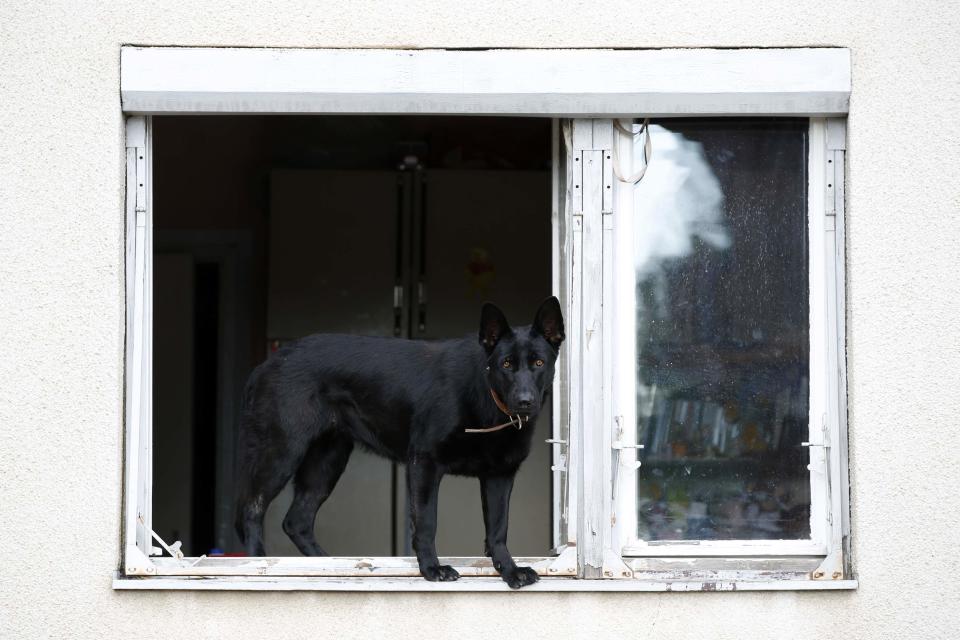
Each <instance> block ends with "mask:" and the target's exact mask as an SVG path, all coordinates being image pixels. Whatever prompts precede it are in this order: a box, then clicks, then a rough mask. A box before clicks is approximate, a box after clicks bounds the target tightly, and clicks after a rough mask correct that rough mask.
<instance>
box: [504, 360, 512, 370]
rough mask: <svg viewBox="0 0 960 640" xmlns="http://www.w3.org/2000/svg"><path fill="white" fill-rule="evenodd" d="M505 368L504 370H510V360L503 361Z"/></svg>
mask: <svg viewBox="0 0 960 640" xmlns="http://www.w3.org/2000/svg"><path fill="white" fill-rule="evenodd" d="M503 368H504V369H509V368H510V361H509V360H504V361H503Z"/></svg>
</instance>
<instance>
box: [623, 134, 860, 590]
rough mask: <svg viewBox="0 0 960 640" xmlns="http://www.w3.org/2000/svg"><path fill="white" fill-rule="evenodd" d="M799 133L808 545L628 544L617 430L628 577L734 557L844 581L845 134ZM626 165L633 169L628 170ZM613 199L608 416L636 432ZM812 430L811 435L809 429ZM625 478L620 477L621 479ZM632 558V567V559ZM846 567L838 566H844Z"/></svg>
mask: <svg viewBox="0 0 960 640" xmlns="http://www.w3.org/2000/svg"><path fill="white" fill-rule="evenodd" d="M809 122H810V123H809V129H808V134H809V135H808V158H807V163H808V176H809V183H808V199H807V224H808V241H809V245H808V250H809V262H808V273H809V305H810V311H809V318H810V321H809V331H810V333H809V353H810V364H809V372H810V373H809V380H810V383H809V387H810V406H809V416H810V424H811V433H810V435H809V436H808V440H809V441H808V442H805V443H804V444H805V445H806V446H807V447H808V448H809V450H810V466H809V470H810V482H811V514H810V530H811V536H810V539H807V540H716V541H713V540H702V541H701V540H697V541H690V540H686V541H683V540H678V541H656V542H645V541H642V540H638V539H637V538H636V535H635V532H636V530H637V511H636V499H637V496H636V487H637V475H636V469H638V468H639V465H638V463H637V455H636V444H637V443H636V442H635V436H636V433H635V430H630V429H628V430H624V431H623V432H622V436H623V438H624V442H622V443H621V444H620V446H615V450H616V454H615V457H616V458H618V459H619V460H620V462H621V469H620V471H621V473H620V474H619V475H618V476H616V480H615V482H616V496H617V497H616V501H615V505H616V506H615V509H616V514H617V517H616V521H617V525H616V527H615V540H616V542H615V546H616V547H617V548H618V549H619V550H620V553H621V554H622V556H623V557H624V559H625V561H626V562H627V564H628V565H629V566H631V568H633V569H636V568H642V567H645V566H647V565H648V564H649V563H647V562H645V561H644V560H642V558H681V557H704V556H719V557H728V558H729V557H742V558H744V562H743V563H742V564H743V566H748V565H749V562H748V559H750V558H753V559H756V560H762V559H764V558H768V557H783V556H797V557H806V560H805V561H803V560H800V559H797V560H795V561H794V563H792V566H795V567H797V566H801V567H805V568H806V569H807V572H808V573H809V574H810V576H811V578H813V579H816V580H839V579H843V578H844V576H849V572H850V568H849V562H848V561H849V552H845V545H846V541H847V539H848V538H849V519H848V518H847V517H846V513H847V512H848V507H847V503H846V500H847V496H848V493H849V492H848V487H847V482H846V480H847V467H846V450H845V445H846V408H845V396H846V393H845V389H846V382H845V377H846V362H845V358H844V357H842V355H841V354H844V353H845V331H844V312H843V295H842V292H843V290H844V289H843V264H844V239H843V167H844V149H845V146H846V145H845V136H846V132H845V129H846V125H845V120H843V119H841V118H810V120H809ZM618 138H619V139H618V140H617V141H616V143H615V144H618V145H619V146H618V148H617V150H618V159H619V160H620V161H621V162H622V163H624V164H626V165H627V166H628V167H629V168H630V169H635V168H638V167H633V166H632V164H637V165H639V166H642V160H641V159H639V158H637V159H634V158H633V150H634V148H635V146H634V143H633V140H632V138H631V136H627V135H623V134H620V135H619V136H618ZM631 163H632V164H631ZM614 193H615V195H616V196H617V198H618V199H619V203H618V206H617V207H616V211H615V214H614V216H613V218H614V220H615V224H616V225H617V227H616V228H617V232H618V236H617V243H616V244H615V245H614V247H613V251H612V252H610V253H609V255H605V256H604V257H605V259H607V260H609V261H611V262H612V263H613V264H612V265H611V267H610V269H611V270H612V272H613V273H614V274H615V275H614V277H613V280H614V283H615V284H614V286H615V287H616V296H615V297H614V298H613V300H614V304H613V306H614V308H615V311H614V314H613V315H614V318H613V320H612V321H611V324H610V325H609V326H611V327H612V331H613V332H614V333H615V334H616V336H617V339H616V342H617V344H618V349H620V351H621V353H620V355H621V357H620V358H619V359H618V360H616V361H615V362H614V363H613V364H612V367H613V371H612V372H611V374H610V375H611V377H612V379H613V388H614V397H613V398H612V403H613V406H614V407H615V412H616V414H617V416H618V418H619V419H620V421H621V422H622V423H623V424H625V425H635V424H636V420H637V419H636V400H635V398H636V393H635V386H634V385H635V384H636V373H635V370H634V363H635V362H636V351H635V349H636V347H635V344H636V338H635V336H636V330H637V328H636V311H635V309H636V300H635V288H634V284H635V274H634V270H633V250H632V246H631V242H632V237H633V236H632V233H633V228H632V222H633V217H632V215H631V213H632V211H633V197H634V193H633V185H626V184H623V183H620V182H617V183H616V184H615V185H614ZM815 425H819V428H813V427H814V426H815ZM624 470H626V471H624ZM634 558H636V559H634ZM845 560H846V562H845Z"/></svg>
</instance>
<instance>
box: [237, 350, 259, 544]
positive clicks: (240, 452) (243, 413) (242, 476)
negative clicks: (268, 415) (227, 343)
mask: <svg viewBox="0 0 960 640" xmlns="http://www.w3.org/2000/svg"><path fill="white" fill-rule="evenodd" d="M261 369H262V365H261V366H258V367H256V368H255V369H254V370H253V371H251V372H250V375H249V376H248V377H247V382H246V384H244V385H243V391H241V393H240V412H239V413H240V420H239V424H238V425H237V448H236V463H235V467H234V468H235V469H236V470H237V476H236V480H235V482H234V489H235V493H236V501H235V502H234V521H233V526H234V529H235V530H236V532H237V537H238V538H240V543H241V544H244V545H245V544H246V543H247V541H246V530H245V527H244V520H245V507H246V505H247V503H248V502H249V500H250V489H251V487H250V483H251V480H252V479H251V477H250V476H251V472H252V465H251V463H252V461H251V460H250V455H249V449H250V443H249V438H250V437H251V436H252V434H251V433H250V429H251V428H252V425H251V421H252V420H253V414H254V411H253V402H254V398H255V397H256V388H257V383H258V381H259V379H260V374H261V373H262V371H261Z"/></svg>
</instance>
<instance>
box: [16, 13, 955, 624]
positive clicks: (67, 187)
mask: <svg viewBox="0 0 960 640" xmlns="http://www.w3.org/2000/svg"><path fill="white" fill-rule="evenodd" d="M958 33H960V8H958V7H957V5H956V4H955V3H953V4H951V3H941V2H927V1H922V2H915V3H903V2H895V1H893V0H880V1H877V2H869V3H868V2H856V1H850V2H846V1H844V2H822V1H819V0H813V1H808V2H802V3H798V2H786V1H784V0H774V1H773V2H769V3H765V4H757V3H740V2H734V1H733V0H722V1H721V2H719V3H715V4H714V5H712V6H711V7H710V9H709V10H704V5H703V3H702V2H695V1H692V0H680V1H677V2H665V1H663V0H654V1H653V2H651V3H647V4H644V5H643V6H642V7H638V5H637V4H636V3H635V2H629V1H627V0H601V1H599V2H595V3H592V4H589V5H584V4H562V3H556V2H542V1H537V0H535V1H532V2H529V1H527V2H515V1H510V0H507V1H506V2H503V3H498V4H496V5H490V4H487V3H482V2H479V3H478V2H473V3H466V4H462V5H461V4H456V3H451V4H439V3H434V2H427V1H422V0H410V1H409V2H405V3H403V5H402V7H397V8H396V9H391V10H386V9H385V8H384V5H383V3H381V2H373V1H370V0H358V1H357V2H353V3H351V4H350V5H349V7H347V6H345V5H343V4H342V3H321V4H287V3H282V2H276V1H275V0H266V1H265V2H261V3H252V4H246V5H242V6H241V5H237V4H235V3H228V2H223V1H222V0H210V1H208V2H204V3H201V4H195V3H180V2H170V1H167V0H158V2H155V3H144V2H131V1H129V0H118V1H117V2H111V3H79V4H78V3H66V2H58V1H51V2H47V3H43V4H34V3H9V2H8V3H3V4H2V5H0V36H2V37H0V86H2V87H3V105H4V108H3V110H2V113H0V256H2V260H0V335H3V336H4V339H5V341H6V344H7V345H8V351H7V353H6V354H5V357H3V358H0V380H3V384H2V385H0V425H2V428H0V485H2V486H3V514H4V515H3V517H2V518H0V558H2V567H3V569H2V573H0V576H2V580H3V583H4V585H5V586H4V588H3V590H2V592H0V635H2V636H3V637H40V636H47V637H70V638H78V637H87V638H107V637H126V636H129V635H130V634H132V633H136V635H137V636H138V637H141V638H176V637H183V638H195V637H197V636H209V637H215V636H229V637H236V638H243V637H248V638H263V637H268V636H269V637H271V638H292V637H299V636H302V635H304V634H305V633H307V632H308V631H307V630H310V631H309V632H311V633H318V634H321V635H334V634H335V635H336V636H337V637H340V638H367V637H371V636H379V635H387V636H389V637H392V638H414V637H416V638H423V637H449V636H451V635H456V636H457V637H459V638H489V637H490V636H491V634H498V633H510V634H512V635H527V636H535V637H541V636H549V637H587V636H589V637H609V636H614V635H616V636H622V635H624V634H630V635H634V636H647V635H650V636H653V635H656V636H661V637H673V638H699V637H703V636H704V635H709V636H710V637H712V638H717V639H721V638H749V637H754V638H810V637H843V638H870V639H882V638H891V639H894V638H896V639H900V638H914V637H926V638H951V637H953V636H955V634H956V629H957V628H958V626H960V618H958V613H957V608H956V606H955V602H954V601H955V599H956V597H955V593H954V592H955V588H954V586H955V584H956V575H957V570H958V561H957V557H956V544H955V543H956V535H957V534H956V529H957V527H956V517H955V513H956V510H957V506H958V505H957V498H956V491H955V488H956V487H957V486H958V485H960V465H957V464H956V452H957V450H958V448H960V432H958V430H957V428H956V426H955V423H956V416H957V414H958V413H960V392H958V389H960V351H958V349H957V345H958V344H960V316H958V314H957V313H956V304H957V300H958V299H960V279H958V278H957V277H956V275H955V274H956V271H957V269H958V268H960V252H958V243H957V241H956V239H957V238H958V237H960V215H958V210H960V196H958V189H957V185H958V184H960V164H958V163H957V162H956V157H955V156H956V146H957V142H958V141H960V119H958V118H957V117H956V112H957V107H958V105H960V89H958V86H957V82H956V79H957V77H960V59H958V57H957V56H956V55H955V51H956V50H957V45H958V44H960V43H958V35H957V34H958ZM130 42H135V43H140V44H158V45H189V46H288V47H370V46H390V47H411V46H412V47H511V46H521V47H611V46H616V47H705V46H719V47H777V46H846V47H850V49H851V52H852V60H853V98H852V102H851V111H850V119H849V139H848V156H847V157H848V165H847V170H848V181H847V185H846V187H847V189H846V195H847V205H848V206H847V238H848V247H847V248H848V253H847V276H848V279H847V283H848V291H847V302H848V305H847V330H848V363H849V373H850V379H849V405H850V445H851V454H850V455H851V480H852V508H853V512H852V517H851V520H852V527H853V537H852V540H853V552H854V566H855V568H856V572H857V577H858V578H859V580H860V588H859V590H857V591H855V592H843V593H831V592H823V593H801V592H782V593H641V594H607V593H580V594H562V595H558V594H550V593H532V592H531V593H491V594H475V593H462V594H440V593H431V594H396V593H389V594H381V593H196V592H186V593H163V592H150V593H144V592H116V591H113V590H112V589H111V575H112V572H113V571H114V569H115V568H116V567H117V565H118V557H119V549H120V537H119V536H120V517H121V516H120V514H121V504H122V494H121V482H122V451H123V347H124V336H123V327H124V293H123V291H124V289H123V277H124V276H123V274H124V263H123V256H124V249H123V247H124V232H123V202H124V200H123V184H124V181H123V175H124V151H123V121H122V113H121V110H120V105H119V95H118V87H119V47H120V45H121V43H130ZM209 152H210V154H211V156H210V157H211V158H218V156H217V155H216V152H217V150H216V149H210V150H209ZM219 159H220V160H224V159H223V158H222V157H219ZM212 162H213V161H212ZM951 603H954V604H951ZM507 630H508V631H507Z"/></svg>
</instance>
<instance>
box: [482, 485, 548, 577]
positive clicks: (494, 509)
mask: <svg viewBox="0 0 960 640" xmlns="http://www.w3.org/2000/svg"><path fill="white" fill-rule="evenodd" d="M512 490H513V476H512V475H509V476H491V477H481V478H480V500H481V503H482V504H483V523H484V524H485V525H486V527H487V540H486V547H487V555H488V556H490V559H491V560H493V568H494V569H496V570H497V571H499V572H500V577H501V578H503V580H504V582H506V583H507V584H508V585H510V588H511V589H519V588H520V587H522V586H524V585H528V584H533V583H534V582H536V581H537V580H539V579H540V576H538V575H537V572H536V571H534V570H533V569H531V568H530V567H518V566H517V563H516V562H514V561H513V556H512V555H510V551H509V550H507V516H508V515H509V514H510V492H511V491H512Z"/></svg>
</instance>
